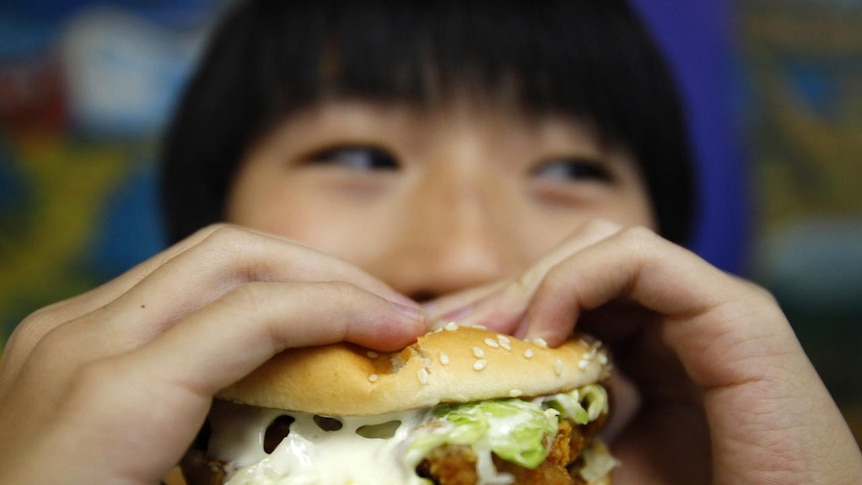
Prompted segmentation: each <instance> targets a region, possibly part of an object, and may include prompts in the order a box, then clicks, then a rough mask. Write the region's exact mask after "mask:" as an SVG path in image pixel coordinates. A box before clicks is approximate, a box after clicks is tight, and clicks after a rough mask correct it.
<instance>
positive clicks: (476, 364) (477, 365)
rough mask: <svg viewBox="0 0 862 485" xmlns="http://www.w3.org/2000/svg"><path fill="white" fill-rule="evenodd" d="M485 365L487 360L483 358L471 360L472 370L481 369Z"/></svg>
mask: <svg viewBox="0 0 862 485" xmlns="http://www.w3.org/2000/svg"><path fill="white" fill-rule="evenodd" d="M485 367H488V361H487V360H485V359H479V360H477V361H476V362H473V369H474V370H482V369H484V368H485Z"/></svg>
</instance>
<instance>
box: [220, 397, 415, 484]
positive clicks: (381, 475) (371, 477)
mask: <svg viewBox="0 0 862 485" xmlns="http://www.w3.org/2000/svg"><path fill="white" fill-rule="evenodd" d="M282 415H289V416H291V417H293V418H294V419H295V421H294V422H293V424H291V426H290V433H289V434H288V436H287V437H286V438H285V439H284V440H282V442H281V443H280V444H279V445H278V447H276V449H275V450H274V451H273V452H272V454H267V453H266V452H265V451H264V450H263V439H264V434H265V433H266V429H267V427H268V426H269V425H270V423H272V421H273V420H275V419H276V418H277V417H279V416H282ZM429 418H430V413H429V412H428V411H427V410H414V411H405V412H401V413H394V414H390V415H384V416H374V417H346V418H339V421H341V422H342V423H343V427H342V428H341V429H340V430H337V431H324V430H322V429H320V427H319V426H318V425H317V424H316V423H315V422H314V416H313V415H311V414H304V413H293V412H291V413H286V412H284V411H279V410H273V409H262V408H255V407H251V406H240V405H232V404H227V403H218V405H217V409H213V411H212V412H211V413H210V424H211V426H212V439H211V440H210V445H209V450H208V454H209V455H210V456H211V457H213V458H216V459H219V460H222V461H225V462H226V463H227V467H226V469H227V470H228V473H229V480H228V482H227V483H228V484H229V485H324V484H325V485H329V484H345V485H346V484H350V485H421V484H422V483H427V481H425V482H423V480H422V479H420V478H419V477H418V476H416V473H415V471H414V470H413V469H411V468H409V467H407V466H406V465H405V464H404V460H403V456H404V452H405V447H406V443H407V440H408V437H409V433H410V430H412V429H414V428H416V427H417V426H419V425H420V424H422V422H423V421H425V420H427V419H429ZM390 421H400V425H399V426H398V429H397V430H396V431H395V434H394V435H393V436H392V437H390V438H366V437H363V436H361V435H359V434H357V432H356V430H357V429H359V428H360V427H362V426H365V425H376V424H383V423H386V422H390ZM234 471H235V472H234ZM231 473H232V474H231Z"/></svg>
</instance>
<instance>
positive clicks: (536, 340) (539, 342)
mask: <svg viewBox="0 0 862 485" xmlns="http://www.w3.org/2000/svg"><path fill="white" fill-rule="evenodd" d="M533 343H534V344H536V347H541V348H543V349H547V348H548V342H546V341H545V339H543V338H542V337H536V338H534V339H533Z"/></svg>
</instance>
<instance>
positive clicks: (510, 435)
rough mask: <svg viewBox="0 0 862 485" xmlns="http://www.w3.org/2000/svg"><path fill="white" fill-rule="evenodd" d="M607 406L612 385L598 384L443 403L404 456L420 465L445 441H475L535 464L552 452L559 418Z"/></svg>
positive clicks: (588, 416)
mask: <svg viewBox="0 0 862 485" xmlns="http://www.w3.org/2000/svg"><path fill="white" fill-rule="evenodd" d="M607 406H608V394H607V391H605V389H604V388H603V387H602V386H600V385H597V384H592V385H588V386H584V387H582V388H580V389H576V390H573V391H570V392H566V393H560V394H556V395H553V396H548V397H544V398H539V399H534V400H530V401H525V400H522V399H514V398H513V399H498V400H492V401H482V402H476V403H466V404H444V405H440V406H438V407H437V408H435V410H434V415H435V416H436V417H437V418H438V420H435V422H434V424H433V425H430V426H426V428H425V429H423V430H422V431H421V432H420V433H417V436H416V437H415V438H414V439H413V441H412V442H411V443H410V444H409V446H408V449H407V454H406V456H405V462H406V463H407V464H408V466H416V465H417V464H418V463H419V462H420V461H422V459H424V458H425V456H427V455H428V453H430V452H431V450H433V449H435V448H437V447H440V446H443V445H446V444H450V445H470V446H472V447H473V448H474V450H489V451H491V452H493V453H494V454H496V455H497V456H499V457H500V458H502V459H504V460H506V461H509V462H511V463H515V464H517V465H520V466H523V467H525V468H530V469H533V468H536V467H537V466H538V465H539V464H541V463H542V462H543V461H545V458H547V456H548V453H550V451H551V445H552V444H553V437H554V435H555V434H556V433H557V427H558V424H559V419H561V418H566V419H571V420H572V421H573V422H575V423H577V424H586V423H589V422H590V421H592V420H594V419H596V418H598V417H599V416H600V415H601V414H602V413H604V412H605V411H606V410H607Z"/></svg>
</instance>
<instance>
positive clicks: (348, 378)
mask: <svg viewBox="0 0 862 485" xmlns="http://www.w3.org/2000/svg"><path fill="white" fill-rule="evenodd" d="M600 346H601V344H600V343H599V342H598V341H596V340H594V339H591V338H589V337H586V336H583V335H576V336H574V337H573V338H572V339H570V340H569V341H567V342H566V343H564V344H563V345H561V346H560V347H556V348H548V347H547V345H545V344H544V342H542V341H541V340H538V341H531V342H528V341H523V340H518V339H516V338H514V337H509V336H504V335H500V334H498V333H496V332H491V331H488V330H484V329H481V328H477V327H458V326H456V325H454V324H449V325H447V326H446V327H445V328H444V329H441V330H437V331H435V332H431V333H428V334H426V335H423V336H421V337H419V339H418V341H417V342H416V343H414V344H413V345H411V346H409V347H407V348H405V349H404V350H402V351H400V352H396V353H377V352H374V351H370V350H368V349H365V348H362V347H359V346H356V345H353V344H349V343H339V344H333V345H327V346H322V347H308V348H302V349H291V350H287V351H284V352H282V353H280V354H278V355H276V356H275V357H274V358H272V359H271V360H269V361H268V362H266V363H265V364H263V365H262V366H261V367H259V368H258V369H257V370H255V371H254V372H253V373H252V374H250V375H248V376H247V377H245V378H244V379H242V380H241V381H239V382H237V383H236V384H234V385H232V386H230V387H228V388H227V389H224V390H223V391H222V392H220V393H219V395H218V396H217V397H218V398H220V399H223V400H228V401H234V402H239V403H243V404H249V405H253V406H258V407H266V408H274V409H283V410H287V411H298V412H305V413H314V414H324V415H330V416H371V415H378V414H385V413H390V412H396V411H403V410H407V409H414V408H420V407H428V406H434V405H437V404H440V403H452V402H471V401H480V400H487V399H495V398H506V397H531V396H541V395H547V394H555V393H558V392H563V391H569V390H572V389H574V388H577V387H581V386H584V385H587V384H592V383H594V382H596V381H598V380H600V379H602V378H604V377H606V375H607V373H608V371H609V367H610V365H609V363H608V358H607V354H606V353H605V351H604V349H601V348H600Z"/></svg>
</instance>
